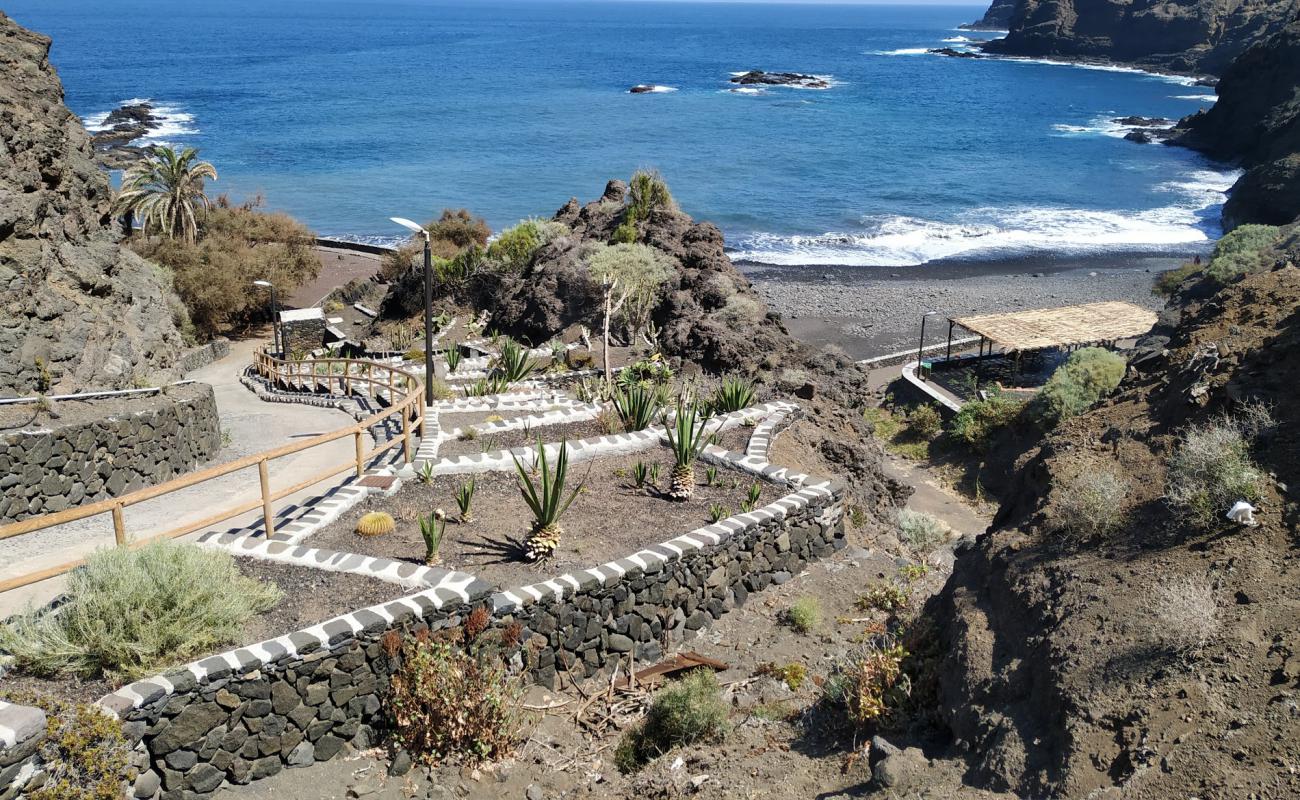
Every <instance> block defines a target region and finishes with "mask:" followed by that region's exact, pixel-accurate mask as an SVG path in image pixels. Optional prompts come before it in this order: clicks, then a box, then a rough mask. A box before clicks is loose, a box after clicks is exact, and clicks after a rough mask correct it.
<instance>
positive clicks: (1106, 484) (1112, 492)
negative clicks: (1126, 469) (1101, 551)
mask: <svg viewBox="0 0 1300 800" xmlns="http://www.w3.org/2000/svg"><path fill="white" fill-rule="evenodd" d="M1128 492H1129V482H1128V480H1127V479H1126V478H1124V477H1122V476H1120V475H1119V473H1117V472H1116V471H1115V470H1113V469H1111V468H1109V467H1104V466H1100V465H1094V464H1083V465H1079V466H1076V467H1075V468H1074V469H1073V470H1072V471H1070V472H1068V473H1067V474H1066V475H1065V476H1064V477H1063V478H1061V479H1060V480H1059V481H1057V482H1056V484H1055V485H1054V486H1053V487H1052V498H1053V500H1054V501H1055V503H1054V505H1055V514H1054V516H1053V517H1052V519H1051V522H1050V524H1051V527H1052V529H1054V530H1058V531H1063V532H1068V533H1076V534H1085V535H1088V534H1099V533H1106V532H1108V531H1112V530H1114V529H1115V528H1117V527H1119V525H1120V523H1121V522H1123V521H1124V500H1125V498H1126V497H1128Z"/></svg>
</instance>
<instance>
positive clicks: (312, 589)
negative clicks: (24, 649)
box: [0, 557, 410, 703]
mask: <svg viewBox="0 0 1300 800" xmlns="http://www.w3.org/2000/svg"><path fill="white" fill-rule="evenodd" d="M235 564H236V566H237V567H238V569H239V571H240V572H241V573H242V574H243V575H245V576H247V577H249V578H253V579H255V580H258V581H261V582H263V583H273V584H275V585H276V586H278V587H279V588H280V591H282V592H283V593H284V597H283V598H282V599H281V600H280V602H279V603H277V604H276V605H275V606H274V607H273V608H271V609H269V610H267V611H264V612H262V613H261V614H257V615H256V616H254V617H252V618H251V619H249V620H248V621H247V622H246V623H245V624H244V628H243V630H242V631H241V632H240V635H239V636H238V637H237V638H236V641H234V642H229V643H226V644H221V645H216V646H214V647H213V648H211V649H210V650H209V651H208V652H205V653H195V654H192V655H190V656H189V657H188V658H184V659H180V660H178V661H176V662H175V663H173V664H161V665H159V667H158V669H157V670H156V671H157V672H165V671H166V670H167V668H168V667H171V666H177V665H179V664H180V663H183V662H189V661H195V660H198V659H201V658H204V657H206V656H209V655H212V654H215V653H220V652H225V651H226V650H231V649H235V648H237V647H240V646H244V645H249V644H253V643H254V642H260V641H263V640H265V639H271V638H274V637H276V636H280V635H282V634H286V633H292V632H293V631H297V630H301V629H303V628H307V627H310V626H312V625H315V624H317V623H320V622H324V621H325V620H327V619H331V618H333V617H336V616H339V615H340V614H346V613H348V612H350V611H355V610H357V609H359V608H366V607H367V606H372V605H376V604H378V603H383V602H385V601H388V600H394V599H396V598H398V597H403V596H405V595H407V594H410V590H409V589H403V588H402V587H401V586H400V585H398V584H395V583H389V582H387V581H381V580H377V579H374V578H366V577H363V576H361V575H354V574H351V573H346V572H326V571H325V570H320V569H313V568H311V567H298V566H293V565H289V564H278V563H272V562H269V561H258V560H256V559H252V558H241V557H237V558H235ZM126 682H127V681H123V680H112V679H109V678H102V677H101V678H78V677H76V676H75V675H71V674H66V675H57V676H54V677H50V678H44V677H39V676H35V675H27V674H21V673H18V672H8V673H5V674H4V675H3V676H0V696H3V695H4V694H5V693H7V692H22V691H34V692H43V693H46V694H52V695H55V696H58V697H61V698H65V699H69V700H78V701H81V702H88V703H89V702H94V701H96V700H98V699H99V698H100V697H103V696H104V695H105V694H107V693H108V692H110V691H112V690H113V689H115V688H116V687H117V686H120V685H122V684H123V683H126Z"/></svg>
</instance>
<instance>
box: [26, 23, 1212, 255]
mask: <svg viewBox="0 0 1300 800" xmlns="http://www.w3.org/2000/svg"><path fill="white" fill-rule="evenodd" d="M5 11H6V12H7V13H8V14H9V15H10V16H12V17H13V18H15V19H16V20H17V21H18V22H20V23H21V24H23V25H26V26H27V27H30V28H33V29H35V30H38V31H41V32H43V33H45V34H48V35H50V36H52V37H53V39H54V47H53V52H52V56H51V59H52V61H53V62H54V64H55V65H56V66H57V67H58V70H59V73H60V75H61V77H62V79H63V83H64V87H65V89H66V92H67V102H68V104H69V106H70V107H71V108H72V109H73V110H74V111H75V112H76V113H77V114H79V115H81V116H82V117H83V119H85V120H86V121H87V125H88V126H89V127H91V128H92V129H93V127H94V126H95V125H96V124H98V123H101V122H102V121H103V118H104V116H105V115H106V114H107V112H108V111H110V110H111V109H113V108H115V107H117V106H118V105H120V104H122V103H123V102H124V101H126V100H129V99H133V98H148V99H150V100H152V101H153V102H154V103H155V104H156V105H158V107H159V108H160V110H161V111H162V112H163V113H165V114H166V116H167V123H166V125H165V126H164V127H163V128H162V129H161V130H159V131H157V132H156V133H155V134H154V139H155V140H157V141H163V142H167V143H171V144H174V145H178V146H179V145H185V146H194V147H197V148H199V150H200V152H201V155H202V157H203V158H205V159H206V160H209V161H211V162H212V163H213V164H214V165H215V166H216V168H217V170H218V171H219V173H220V180H219V181H218V182H217V183H216V184H215V185H214V186H213V191H215V192H220V193H227V194H229V195H230V196H231V197H232V198H235V199H246V198H249V197H253V196H257V195H260V196H262V197H263V198H264V199H265V202H266V205H267V206H268V207H270V208H273V209H279V210H283V211H286V212H288V213H290V214H293V215H294V216H296V217H298V218H300V219H302V220H303V221H304V222H306V223H307V224H309V225H310V226H312V227H313V228H314V229H315V230H316V231H317V232H318V233H319V234H321V235H330V236H341V237H347V238H354V239H358V240H365V241H393V240H396V239H400V238H401V237H402V235H403V234H402V231H401V230H400V229H397V228H395V227H394V226H393V225H392V224H391V223H389V222H388V221H387V220H388V217H390V216H406V217H414V218H416V219H428V218H432V217H434V216H436V214H437V212H438V211H439V210H440V209H442V208H443V207H448V206H451V207H466V208H469V209H471V210H472V211H474V212H475V213H477V214H480V215H482V216H484V217H485V218H486V219H487V220H488V222H489V223H490V224H491V225H492V226H493V228H495V229H500V228H502V227H504V226H508V225H511V224H513V223H515V222H516V221H518V220H520V219H522V218H526V217H529V216H549V215H550V214H551V213H553V212H554V210H555V209H556V208H558V207H559V206H560V205H562V204H563V202H564V201H565V200H566V199H567V198H568V197H570V196H577V197H578V198H579V199H580V200H583V201H586V200H591V199H594V198H597V197H599V195H600V193H601V190H602V189H603V187H604V184H605V182H606V181H607V180H608V179H610V178H615V177H620V178H624V179H626V178H627V177H628V176H629V175H630V174H631V172H632V171H633V170H635V169H637V168H639V167H652V168H656V169H658V170H659V171H660V172H662V173H663V175H664V176H665V177H666V178H667V180H668V182H669V185H670V186H671V188H672V190H673V192H674V194H675V195H676V197H677V200H678V202H679V203H680V205H681V206H682V207H683V209H684V210H686V211H687V212H688V213H690V214H692V215H693V216H695V217H696V218H697V219H707V220H711V221H713V222H715V223H716V224H717V225H718V226H719V227H720V228H722V230H723V231H724V233H725V234H726V237H727V242H728V246H729V248H730V249H731V250H732V256H733V258H737V259H743V260H750V261H754V262H759V263H767V264H781V265H809V266H817V265H848V266H860V267H863V268H880V267H889V266H906V265H916V264H923V263H925V262H929V261H932V260H935V259H969V260H980V259H1002V258H1007V257H1012V256H1025V255H1030V256H1033V255H1039V254H1042V255H1056V254H1070V255H1093V254H1096V255H1109V254H1114V255H1116V256H1120V255H1123V254H1134V253H1143V254H1151V253H1160V254H1174V255H1184V254H1192V253H1200V252H1204V251H1205V250H1206V249H1207V248H1208V247H1209V246H1210V244H1211V243H1212V241H1213V239H1214V238H1215V237H1216V236H1218V234H1219V233H1220V231H1219V228H1218V224H1217V220H1218V215H1219V207H1220V206H1221V204H1222V202H1223V199H1224V195H1223V192H1224V190H1225V189H1227V188H1228V187H1229V186H1230V185H1231V184H1232V182H1233V180H1234V178H1235V176H1236V173H1235V172H1233V171H1232V170H1230V169H1229V168H1227V167H1226V166H1224V165H1219V164H1215V163H1213V162H1210V161H1207V160H1205V159H1204V158H1202V157H1200V156H1198V155H1195V154H1193V153H1191V152H1189V151H1185V150H1182V149H1180V148H1172V147H1165V146H1162V145H1158V144H1149V145H1140V144H1135V143H1133V142H1129V141H1125V140H1124V139H1123V138H1122V137H1123V135H1124V133H1125V131H1124V129H1123V128H1122V127H1120V126H1119V125H1117V124H1115V123H1114V122H1113V121H1112V120H1113V118H1115V117H1119V116H1127V115H1142V116H1148V117H1168V118H1178V117H1181V116H1183V115H1185V114H1189V113H1193V112H1195V111H1197V110H1198V109H1201V108H1206V107H1208V105H1209V104H1210V103H1212V102H1213V101H1214V94H1213V89H1207V88H1205V87H1202V86H1196V85H1193V82H1192V81H1190V80H1186V79H1181V78H1169V77H1161V76H1153V75H1148V74H1143V73H1139V72H1136V71H1130V70H1123V69H1114V68H1110V69H1107V68H1087V67H1079V66H1065V65H1058V64H1051V63H1045V62H1041V61H1033V60H1005V59H1000V60H993V59H986V60H975V59H958V58H947V57H942V56H937V55H931V54H927V53H926V52H925V50H926V49H927V48H934V47H955V48H959V49H960V48H966V47H969V46H970V44H971V40H975V39H979V38H987V37H989V36H994V35H996V34H980V33H971V32H965V31H959V30H957V26H958V24H960V23H962V22H968V21H970V20H972V19H975V18H978V17H979V16H980V14H981V13H982V11H983V9H982V8H979V7H975V6H969V5H966V6H930V5H922V6H904V5H897V6H846V5H825V6H810V5H772V4H754V5H745V4H730V3H727V4H721V3H719V4H713V3H656V2H596V1H595V0H588V1H587V2H571V1H570V2H562V1H556V0H514V1H513V2H509V1H506V0H484V1H483V2H478V1H477V0H466V1H465V2H446V0H346V1H345V0H221V2H202V3H199V2H194V3H177V2H172V1H171V0H114V2H111V3H106V2H103V0H8V2H6V3H5ZM750 69H764V70H769V71H795V72H802V73H808V74H816V75H820V76H825V77H826V78H827V79H828V80H829V81H830V83H831V86H830V88H827V89H799V88H784V87H774V88H767V89H765V90H762V91H745V92H736V91H731V90H732V89H735V88H737V87H736V86H735V85H734V84H732V83H730V82H729V78H730V77H731V76H732V75H734V74H736V73H739V72H743V71H746V70H750ZM636 84H651V85H655V86H657V87H660V90H659V91H656V92H651V93H646V94H629V93H628V89H629V88H630V87H631V86H633V85H636Z"/></svg>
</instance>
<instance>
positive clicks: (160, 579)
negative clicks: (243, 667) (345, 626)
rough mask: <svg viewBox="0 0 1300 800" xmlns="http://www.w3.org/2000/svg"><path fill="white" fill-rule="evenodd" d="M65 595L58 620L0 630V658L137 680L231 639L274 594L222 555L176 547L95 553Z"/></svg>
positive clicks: (29, 666) (46, 671) (53, 616)
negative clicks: (65, 598) (241, 571)
mask: <svg viewBox="0 0 1300 800" xmlns="http://www.w3.org/2000/svg"><path fill="white" fill-rule="evenodd" d="M67 595H68V600H67V602H66V603H64V604H63V605H61V606H60V607H59V609H58V612H57V613H45V612H41V611H30V610H29V611H28V612H27V613H25V614H22V615H19V616H17V617H15V618H13V619H12V620H11V621H10V622H9V623H7V624H5V625H3V626H0V651H3V652H6V653H9V654H10V655H12V656H13V657H14V661H15V663H16V664H17V666H18V667H19V668H20V669H23V670H26V671H28V672H32V673H35V674H40V675H54V674H59V673H66V672H70V673H75V674H77V675H83V676H95V675H101V674H105V673H107V674H108V675H110V676H113V677H121V678H137V677H140V676H142V675H145V674H148V673H150V672H153V671H156V670H157V669H158V668H159V667H161V666H164V665H166V664H172V663H176V662H180V661H184V660H186V659H188V658H190V657H193V656H196V655H200V654H202V653H204V652H206V651H208V650H210V649H212V648H213V647H216V646H217V645H222V644H229V643H231V642H234V641H235V640H236V638H237V637H238V636H239V634H240V631H241V629H242V628H243V625H244V623H245V622H246V621H247V620H248V619H249V617H251V616H253V615H254V614H257V613H258V612H261V611H265V610H267V609H268V608H271V607H272V606H274V605H275V604H276V603H277V602H279V600H280V597H281V593H280V590H279V589H278V588H277V587H275V586H273V585H268V584H264V583H261V582H259V581H256V580H253V579H252V578H246V577H244V576H243V575H241V574H240V572H239V570H238V569H237V568H236V567H235V562H234V559H233V558H231V556H230V555H229V554H228V553H224V552H221V551H218V550H205V549H202V548H199V547H196V546H194V545H190V544H177V543H174V542H155V543H153V544H149V545H146V546H145V547H142V548H140V549H139V550H130V549H128V548H125V547H114V548H111V549H104V550H98V551H96V552H94V553H92V554H91V555H90V556H88V557H87V558H86V565H85V566H84V567H82V568H80V569H78V570H75V571H74V572H72V573H71V574H70V575H69V578H68V591H67Z"/></svg>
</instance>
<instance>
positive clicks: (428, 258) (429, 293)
mask: <svg viewBox="0 0 1300 800" xmlns="http://www.w3.org/2000/svg"><path fill="white" fill-rule="evenodd" d="M389 219H391V220H392V221H393V222H396V223H397V224H398V225H401V226H402V227H403V228H406V229H407V230H408V231H411V232H412V233H418V234H420V235H422V236H423V237H424V402H425V404H426V405H433V251H432V250H430V249H429V232H428V231H426V230H425V229H424V228H422V227H420V226H419V225H417V224H416V223H414V222H412V221H410V220H409V219H406V218H404V217H389Z"/></svg>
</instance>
